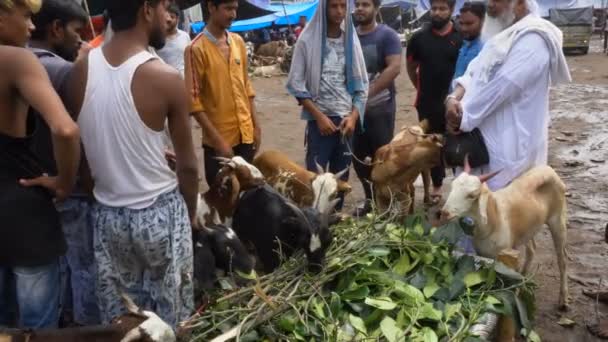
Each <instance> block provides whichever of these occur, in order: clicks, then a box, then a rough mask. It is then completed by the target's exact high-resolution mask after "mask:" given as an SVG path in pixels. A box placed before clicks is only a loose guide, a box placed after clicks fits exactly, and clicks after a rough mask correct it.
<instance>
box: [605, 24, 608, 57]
mask: <svg viewBox="0 0 608 342" xmlns="http://www.w3.org/2000/svg"><path fill="white" fill-rule="evenodd" d="M607 20H608V19H607ZM607 48H608V31H604V53H606V52H607V51H606V49H607Z"/></svg>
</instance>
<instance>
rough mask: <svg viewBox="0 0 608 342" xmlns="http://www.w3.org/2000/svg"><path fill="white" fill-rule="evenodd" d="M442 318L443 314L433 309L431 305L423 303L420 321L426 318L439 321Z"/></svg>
mask: <svg viewBox="0 0 608 342" xmlns="http://www.w3.org/2000/svg"><path fill="white" fill-rule="evenodd" d="M442 316H443V312H441V311H439V310H437V309H435V308H434V307H433V304H431V303H424V305H423V306H422V307H421V308H420V319H424V318H426V319H430V320H433V321H439V320H441V317H442Z"/></svg>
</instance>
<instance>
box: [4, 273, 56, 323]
mask: <svg viewBox="0 0 608 342" xmlns="http://www.w3.org/2000/svg"><path fill="white" fill-rule="evenodd" d="M59 292H60V277H59V262H58V261H57V262H53V263H51V264H49V265H45V266H36V267H4V266H0V326H6V327H14V326H17V327H20V328H25V329H42V328H56V327H57V324H58V322H59Z"/></svg>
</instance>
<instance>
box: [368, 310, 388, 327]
mask: <svg viewBox="0 0 608 342" xmlns="http://www.w3.org/2000/svg"><path fill="white" fill-rule="evenodd" d="M385 314H386V312H385V311H383V310H378V309H374V311H372V313H371V314H369V315H367V316H365V317H363V321H365V326H367V327H370V326H377V325H378V323H379V322H380V320H381V319H382V318H383V317H384V315H385Z"/></svg>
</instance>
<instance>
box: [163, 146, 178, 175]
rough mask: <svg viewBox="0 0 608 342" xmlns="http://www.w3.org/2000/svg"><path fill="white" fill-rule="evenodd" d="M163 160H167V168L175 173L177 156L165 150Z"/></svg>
mask: <svg viewBox="0 0 608 342" xmlns="http://www.w3.org/2000/svg"><path fill="white" fill-rule="evenodd" d="M165 159H166V160H167V164H169V168H170V169H171V170H173V171H175V168H176V167H177V156H176V155H175V152H173V151H171V150H169V149H166V150H165Z"/></svg>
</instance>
